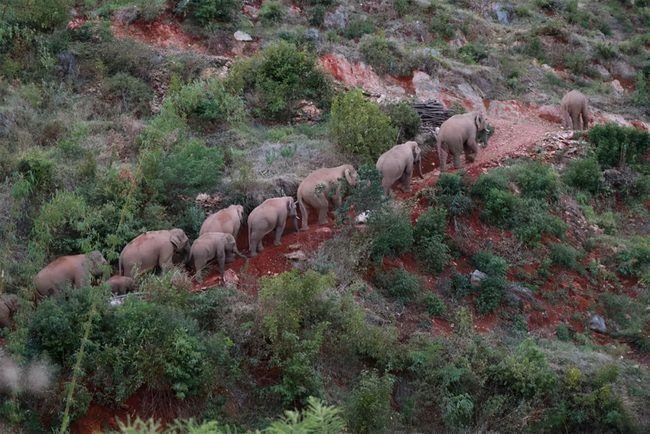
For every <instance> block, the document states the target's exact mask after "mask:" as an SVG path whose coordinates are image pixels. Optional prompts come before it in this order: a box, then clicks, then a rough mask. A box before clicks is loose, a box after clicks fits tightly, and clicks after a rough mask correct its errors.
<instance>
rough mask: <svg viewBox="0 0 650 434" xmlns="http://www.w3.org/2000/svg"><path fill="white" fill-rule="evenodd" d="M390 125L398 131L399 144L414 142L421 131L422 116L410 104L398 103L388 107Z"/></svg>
mask: <svg viewBox="0 0 650 434" xmlns="http://www.w3.org/2000/svg"><path fill="white" fill-rule="evenodd" d="M386 112H387V114H388V117H389V118H390V123H391V124H392V125H393V127H395V128H396V129H397V131H398V133H397V142H398V143H403V142H406V141H407V140H412V139H413V138H414V137H415V136H417V134H418V132H419V131H420V115H418V113H417V112H416V111H415V109H414V108H413V107H411V106H410V105H409V104H408V103H405V102H398V103H395V104H390V105H389V106H388V107H386Z"/></svg>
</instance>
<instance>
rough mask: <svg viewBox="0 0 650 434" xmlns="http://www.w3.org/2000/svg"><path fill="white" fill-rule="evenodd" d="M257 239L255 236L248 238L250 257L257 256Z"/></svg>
mask: <svg viewBox="0 0 650 434" xmlns="http://www.w3.org/2000/svg"><path fill="white" fill-rule="evenodd" d="M258 244H259V241H258V240H257V239H255V238H251V239H250V240H248V250H249V251H250V255H251V256H252V257H255V256H257V247H258Z"/></svg>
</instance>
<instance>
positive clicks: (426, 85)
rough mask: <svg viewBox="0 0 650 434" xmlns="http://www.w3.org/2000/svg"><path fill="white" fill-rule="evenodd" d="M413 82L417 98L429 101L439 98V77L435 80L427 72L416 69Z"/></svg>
mask: <svg viewBox="0 0 650 434" xmlns="http://www.w3.org/2000/svg"><path fill="white" fill-rule="evenodd" d="M412 82H413V87H414V88H415V99H416V100H418V101H429V100H434V99H437V98H438V94H439V93H440V82H439V81H438V80H437V79H436V80H435V81H434V80H433V79H432V78H431V76H430V75H429V74H427V73H426V72H422V71H415V73H414V74H413V80H412Z"/></svg>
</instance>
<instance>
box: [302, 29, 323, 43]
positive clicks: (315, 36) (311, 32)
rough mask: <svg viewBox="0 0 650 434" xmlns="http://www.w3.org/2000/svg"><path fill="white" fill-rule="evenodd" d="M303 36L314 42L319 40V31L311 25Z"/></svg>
mask: <svg viewBox="0 0 650 434" xmlns="http://www.w3.org/2000/svg"><path fill="white" fill-rule="evenodd" d="M305 36H306V37H307V39H309V40H310V41H315V42H317V41H320V32H319V31H318V29H314V28H313V27H311V28H309V29H307V30H306V31H305Z"/></svg>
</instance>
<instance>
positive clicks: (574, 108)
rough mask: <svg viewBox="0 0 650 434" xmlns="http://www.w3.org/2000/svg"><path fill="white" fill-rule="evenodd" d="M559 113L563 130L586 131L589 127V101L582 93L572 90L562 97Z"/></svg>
mask: <svg viewBox="0 0 650 434" xmlns="http://www.w3.org/2000/svg"><path fill="white" fill-rule="evenodd" d="M560 111H561V112H562V120H563V122H564V128H567V129H570V128H573V129H574V130H583V129H585V130H586V129H587V128H588V127H589V101H588V100H587V97H586V96H585V95H584V94H583V93H581V92H578V91H577V90H572V91H571V92H569V93H567V94H566V95H564V98H562V102H560ZM581 120H582V123H581V122H580V121H581Z"/></svg>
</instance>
